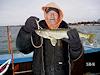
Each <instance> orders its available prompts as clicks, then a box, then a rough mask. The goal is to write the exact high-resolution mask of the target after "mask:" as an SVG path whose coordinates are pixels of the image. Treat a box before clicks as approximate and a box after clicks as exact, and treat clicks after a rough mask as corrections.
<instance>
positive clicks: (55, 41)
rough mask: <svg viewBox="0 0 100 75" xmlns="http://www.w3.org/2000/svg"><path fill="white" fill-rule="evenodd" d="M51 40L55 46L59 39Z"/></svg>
mask: <svg viewBox="0 0 100 75" xmlns="http://www.w3.org/2000/svg"><path fill="white" fill-rule="evenodd" d="M50 41H51V44H52V45H53V46H55V45H56V43H57V40H56V39H53V38H52V39H50Z"/></svg>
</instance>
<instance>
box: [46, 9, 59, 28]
mask: <svg viewBox="0 0 100 75" xmlns="http://www.w3.org/2000/svg"><path fill="white" fill-rule="evenodd" d="M46 18H47V22H48V23H49V24H50V25H51V26H52V27H54V28H55V26H56V24H57V23H58V21H59V15H58V13H57V12H55V11H53V10H51V11H49V12H48V13H47V14H46Z"/></svg>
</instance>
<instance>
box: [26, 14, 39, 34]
mask: <svg viewBox="0 0 100 75" xmlns="http://www.w3.org/2000/svg"><path fill="white" fill-rule="evenodd" d="M36 21H39V18H37V17H35V16H31V17H29V18H28V19H27V20H26V22H25V26H24V29H25V31H27V32H33V31H34V29H38V26H37V22H36Z"/></svg>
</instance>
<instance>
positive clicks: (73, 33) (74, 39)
mask: <svg viewBox="0 0 100 75" xmlns="http://www.w3.org/2000/svg"><path fill="white" fill-rule="evenodd" d="M67 34H68V37H69V39H66V38H64V39H63V40H64V41H66V42H68V44H69V46H70V47H71V48H76V47H78V46H79V47H80V44H81V41H80V38H79V34H78V32H77V30H76V29H71V30H70V31H68V32H67Z"/></svg>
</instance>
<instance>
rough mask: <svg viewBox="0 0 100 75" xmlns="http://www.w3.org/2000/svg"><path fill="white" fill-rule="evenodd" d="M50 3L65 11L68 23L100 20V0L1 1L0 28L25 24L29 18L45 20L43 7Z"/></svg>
mask: <svg viewBox="0 0 100 75" xmlns="http://www.w3.org/2000/svg"><path fill="white" fill-rule="evenodd" d="M49 2H55V3H57V4H58V5H59V6H60V7H61V8H62V9H63V12H64V20H65V21H66V22H78V21H93V20H97V19H99V18H100V0H0V26H1V25H2V26H4V25H18V24H24V23H25V21H26V19H27V18H28V17H29V16H37V17H39V18H40V19H44V16H43V11H42V10H41V7H42V6H44V5H45V4H47V3H49Z"/></svg>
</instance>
